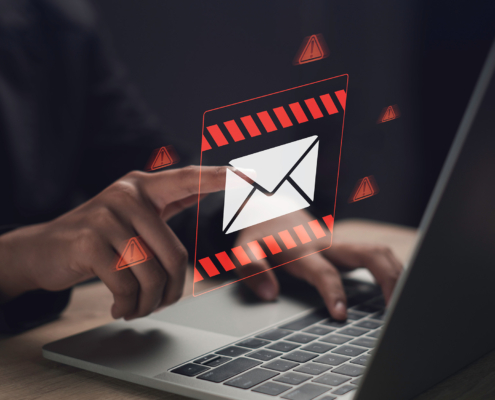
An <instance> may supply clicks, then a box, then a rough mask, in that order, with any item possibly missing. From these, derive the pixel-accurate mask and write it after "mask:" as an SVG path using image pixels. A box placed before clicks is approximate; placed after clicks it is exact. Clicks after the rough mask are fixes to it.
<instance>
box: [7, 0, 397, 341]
mask: <svg viewBox="0 0 495 400" xmlns="http://www.w3.org/2000/svg"><path fill="white" fill-rule="evenodd" d="M0 53H1V57H0V164H1V165H0V166H1V167H2V170H3V171H5V173H4V180H3V188H2V194H3V195H2V196H1V198H0V225H1V226H0V331H2V332H20V331H22V330H25V329H29V328H32V327H35V326H38V325H40V324H42V323H45V322H48V321H50V320H53V319H54V318H56V317H57V316H58V315H59V314H60V313H61V312H62V311H63V309H64V308H65V307H66V305H67V303H68V301H69V296H70V288H71V287H72V286H74V285H75V284H77V283H81V282H84V281H86V280H88V279H90V278H92V277H98V278H100V279H101V280H102V281H103V283H104V284H105V285H106V286H107V287H108V289H109V290H110V291H111V292H112V294H113V297H114V304H113V305H112V308H111V314H112V316H113V318H125V319H126V320H131V319H133V318H139V317H143V316H146V315H148V314H150V313H151V312H153V311H156V310H158V309H160V308H162V307H164V306H167V305H170V304H172V303H174V302H176V301H177V300H178V299H179V298H180V297H181V294H182V289H183V284H184V277H185V273H186V268H187V260H188V256H187V251H186V250H185V247H184V245H183V244H182V243H181V240H180V239H179V238H178V237H177V235H176V233H175V232H174V230H172V229H171V227H170V226H169V224H168V222H169V219H170V218H171V217H173V216H174V215H176V214H177V213H181V212H182V211H183V210H184V209H186V208H188V207H190V206H192V205H193V204H195V202H196V201H197V187H198V180H199V173H200V170H199V167H198V166H186V167H182V168H176V169H170V170H165V171H161V172H157V173H146V172H140V171H136V170H137V169H140V168H141V167H142V166H143V165H144V163H145V160H146V158H147V156H148V155H149V154H150V153H151V151H152V149H154V148H157V147H159V146H161V145H163V142H164V140H166V141H167V143H170V142H172V143H173V139H174V138H173V136H171V135H166V134H164V133H163V129H162V128H161V127H160V125H159V124H158V122H157V120H156V119H155V118H154V117H153V116H151V114H150V113H149V112H148V110H147V109H146V107H145V105H144V104H143V102H142V100H141V99H140V97H139V95H138V93H137V92H136V90H135V89H134V88H133V86H132V85H131V84H130V83H129V80H128V78H127V76H126V74H125V73H124V70H123V68H122V66H121V65H120V64H119V62H118V61H117V58H116V56H115V54H114V53H113V51H112V48H111V46H110V44H109V42H108V39H107V37H106V35H105V34H104V33H103V31H102V28H101V23H100V21H99V20H98V18H97V16H96V15H95V13H94V11H93V9H92V8H91V7H90V6H89V4H88V3H87V2H86V1H85V0H23V1H19V0H0ZM185 153H187V151H185V152H183V153H181V156H184V155H185ZM184 158H187V157H183V159H184ZM226 168H227V167H225V166H217V167H209V168H203V169H202V171H201V174H202V176H203V185H202V191H203V192H205V189H206V191H207V192H215V191H221V190H223V189H224V187H225V174H226ZM133 170H134V171H133ZM129 171H131V172H129ZM205 178H206V179H205ZM112 182H113V183H112ZM203 192H202V193H203ZM88 199H89V200H88ZM301 213H304V212H300V213H296V214H294V216H293V217H294V218H299V217H300V216H301V215H303V214H301ZM259 234H260V232H256V230H253V229H248V230H246V231H244V232H242V233H241V235H243V236H241V238H242V240H243V241H245V240H248V239H249V240H252V239H251V238H253V237H256V236H257V235H259ZM137 235H140V236H141V237H142V238H143V240H144V241H145V242H146V244H147V245H148V246H149V247H150V249H151V251H152V252H153V254H154V255H155V257H154V258H153V259H152V260H150V261H147V262H146V263H143V264H141V265H138V266H136V267H132V268H128V269H126V270H123V271H118V272H115V271H114V270H113V267H114V265H112V262H113V261H112V260H114V257H115V254H116V253H117V252H118V248H119V246H120V245H121V243H122V241H125V240H128V239H129V238H130V237H134V236H137ZM265 263H266V261H260V262H259V263H253V265H252V266H250V267H249V268H255V269H257V270H258V271H261V270H264V269H266V268H267V264H265ZM360 267H365V268H369V269H370V271H371V272H372V273H373V274H374V275H375V277H376V279H377V281H378V283H379V284H380V285H381V287H382V289H383V292H384V295H385V298H386V300H387V301H388V300H389V298H390V296H391V293H392V289H393V287H394V285H395V283H396V282H397V279H398V277H399V275H400V273H401V270H402V266H401V264H400V262H399V261H398V260H397V259H396V257H395V256H394V255H393V254H392V252H391V251H390V250H389V249H388V248H386V247H381V246H357V245H349V244H345V243H341V244H338V243H337V244H335V245H334V246H332V248H331V249H330V250H328V251H326V252H325V253H323V254H320V255H316V256H314V257H307V258H305V259H304V260H301V261H299V262H298V263H292V264H289V265H288V266H287V267H286V269H287V270H288V271H289V272H290V273H292V274H293V275H295V276H296V277H298V278H300V279H304V280H307V281H308V282H309V283H311V284H313V285H314V286H315V287H316V289H317V290H318V291H319V293H320V294H321V295H322V296H323V299H324V300H325V303H326V305H327V307H328V309H329V311H330V313H331V314H332V315H333V316H334V317H335V318H337V319H344V318H345V317H346V299H345V293H344V291H343V287H342V282H341V280H340V276H339V272H338V271H339V269H354V268H360ZM240 273H241V274H249V275H250V274H251V272H250V271H247V270H241V271H240ZM246 283H247V284H248V285H249V286H250V287H251V289H252V290H253V291H254V292H255V293H257V294H258V295H259V296H260V297H261V298H262V299H264V300H274V299H275V298H276V296H277V294H278V290H279V288H278V282H277V278H276V275H275V274H274V272H273V271H268V272H266V273H264V274H259V275H257V276H256V278H253V279H248V280H247V281H246Z"/></svg>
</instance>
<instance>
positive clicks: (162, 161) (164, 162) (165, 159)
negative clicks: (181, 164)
mask: <svg viewBox="0 0 495 400" xmlns="http://www.w3.org/2000/svg"><path fill="white" fill-rule="evenodd" d="M171 164H172V158H171V157H170V155H169V154H168V151H167V149H166V148H165V147H162V148H161V149H160V150H159V151H158V154H157V155H156V158H155V161H153V164H152V165H151V170H152V171H153V170H155V169H160V168H163V167H166V166H168V165H171Z"/></svg>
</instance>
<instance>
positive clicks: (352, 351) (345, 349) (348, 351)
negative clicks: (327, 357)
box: [332, 345, 366, 357]
mask: <svg viewBox="0 0 495 400" xmlns="http://www.w3.org/2000/svg"><path fill="white" fill-rule="evenodd" d="M365 351H366V349H362V348H359V347H354V346H348V345H346V346H340V347H337V348H336V349H335V350H332V353H337V354H343V355H344V356H350V357H356V356H358V355H360V354H361V353H364V352H365Z"/></svg>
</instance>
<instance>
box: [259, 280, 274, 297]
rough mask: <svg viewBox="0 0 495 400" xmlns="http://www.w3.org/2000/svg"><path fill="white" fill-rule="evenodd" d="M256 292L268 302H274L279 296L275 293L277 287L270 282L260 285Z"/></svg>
mask: <svg viewBox="0 0 495 400" xmlns="http://www.w3.org/2000/svg"><path fill="white" fill-rule="evenodd" d="M256 291H257V293H258V296H260V297H261V298H262V299H263V300H266V301H269V300H274V299H275V297H276V295H277V293H276V292H275V286H274V285H273V284H272V283H271V282H268V281H265V282H262V283H260V285H259V286H258V288H257V290H256Z"/></svg>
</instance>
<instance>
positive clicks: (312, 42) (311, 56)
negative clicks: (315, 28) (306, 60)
mask: <svg viewBox="0 0 495 400" xmlns="http://www.w3.org/2000/svg"><path fill="white" fill-rule="evenodd" d="M314 44H315V40H314V39H312V40H311V55H310V56H309V57H310V58H313V46H314Z"/></svg>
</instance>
